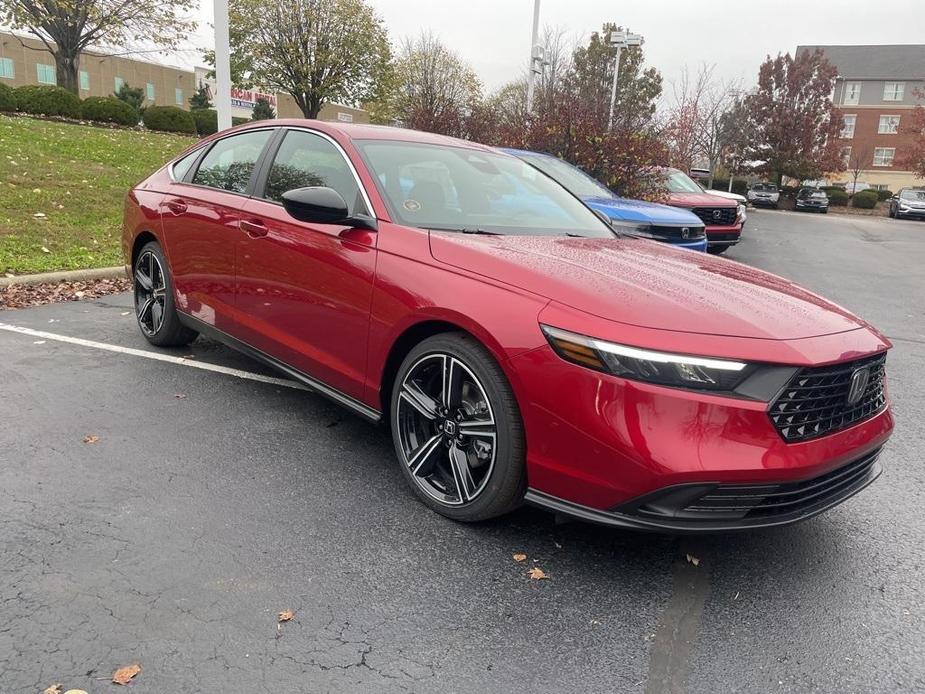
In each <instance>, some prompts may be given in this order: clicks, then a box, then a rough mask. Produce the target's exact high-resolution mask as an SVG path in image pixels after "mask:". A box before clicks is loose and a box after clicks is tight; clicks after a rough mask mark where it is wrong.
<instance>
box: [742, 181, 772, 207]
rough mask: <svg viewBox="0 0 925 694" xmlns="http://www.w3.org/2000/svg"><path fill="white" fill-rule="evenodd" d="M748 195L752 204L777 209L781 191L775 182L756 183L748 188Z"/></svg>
mask: <svg viewBox="0 0 925 694" xmlns="http://www.w3.org/2000/svg"><path fill="white" fill-rule="evenodd" d="M746 197H747V198H748V201H749V202H750V203H751V204H752V205H756V206H757V205H767V206H768V207H773V208H774V209H775V210H776V209H777V203H778V202H780V191H779V190H777V186H776V185H775V184H773V183H755V184H753V185H752V187H751V188H749V189H748V195H747V196H746Z"/></svg>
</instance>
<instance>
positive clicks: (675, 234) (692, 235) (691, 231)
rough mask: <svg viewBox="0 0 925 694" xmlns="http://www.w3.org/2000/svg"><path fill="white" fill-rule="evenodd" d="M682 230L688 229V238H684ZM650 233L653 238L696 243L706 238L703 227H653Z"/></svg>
mask: <svg viewBox="0 0 925 694" xmlns="http://www.w3.org/2000/svg"><path fill="white" fill-rule="evenodd" d="M682 229H687V234H688V235H687V236H684V234H683V233H682V231H681V230H682ZM648 231H650V232H651V233H652V235H653V236H655V237H656V238H660V239H683V240H691V241H696V240H697V239H702V238H703V237H704V230H703V227H702V226H690V227H677V226H661V225H653V226H652V227H651V229H649V230H648Z"/></svg>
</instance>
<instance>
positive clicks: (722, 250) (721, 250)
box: [707, 245, 729, 255]
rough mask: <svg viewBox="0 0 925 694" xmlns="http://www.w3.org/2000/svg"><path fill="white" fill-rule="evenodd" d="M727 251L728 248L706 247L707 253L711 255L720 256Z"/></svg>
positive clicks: (724, 246)
mask: <svg viewBox="0 0 925 694" xmlns="http://www.w3.org/2000/svg"><path fill="white" fill-rule="evenodd" d="M728 250H729V246H726V245H723V246H707V253H712V254H713V255H722V254H723V253H725V252H726V251H728Z"/></svg>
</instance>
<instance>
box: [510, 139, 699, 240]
mask: <svg viewBox="0 0 925 694" xmlns="http://www.w3.org/2000/svg"><path fill="white" fill-rule="evenodd" d="M502 151H503V152H506V153H507V154H511V155H513V156H515V157H517V158H518V159H522V160H523V161H525V162H527V163H528V164H530V165H531V166H534V167H536V168H537V169H539V170H540V171H542V172H543V173H544V174H546V175H547V176H549V177H550V178H552V179H553V180H555V181H556V182H558V183H559V184H560V185H561V186H562V187H564V188H566V189H567V190H569V191H570V192H571V193H572V194H573V195H575V196H577V197H579V198H581V199H582V200H583V201H584V202H585V204H586V205H587V206H588V207H590V208H591V209H592V210H595V211H597V212H600V213H601V214H603V215H605V216H606V217H607V219H609V220H610V225H611V226H612V227H613V228H614V229H616V230H617V231H620V232H623V233H627V234H631V235H632V236H640V237H643V238H647V239H653V240H655V241H663V242H665V243H670V244H672V245H673V246H678V247H681V248H691V249H693V250H697V251H706V250H707V236H706V233H705V232H704V226H703V222H702V221H701V220H700V218H699V217H697V215H695V214H694V213H693V212H690V211H689V210H683V209H680V208H677V207H669V206H668V205H658V204H656V203H652V202H643V201H642V200H630V199H629V198H621V197H618V196H616V195H614V194H613V193H612V192H610V190H609V189H608V188H606V187H605V186H604V185H603V184H602V183H599V182H598V181H596V180H594V179H593V178H591V177H590V176H589V175H588V174H586V173H585V172H584V171H582V170H581V169H579V168H577V167H575V166H572V165H571V164H568V163H566V162H564V161H562V160H561V159H559V158H557V157H554V156H552V155H549V154H541V153H540V152H529V151H526V150H522V149H508V148H504V149H502Z"/></svg>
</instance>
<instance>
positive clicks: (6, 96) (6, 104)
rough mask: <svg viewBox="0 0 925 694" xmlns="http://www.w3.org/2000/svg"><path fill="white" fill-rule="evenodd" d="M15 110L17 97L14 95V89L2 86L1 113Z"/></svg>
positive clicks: (0, 85) (0, 86)
mask: <svg viewBox="0 0 925 694" xmlns="http://www.w3.org/2000/svg"><path fill="white" fill-rule="evenodd" d="M15 110H16V97H15V96H14V95H13V89H12V88H11V87H8V86H7V85H5V84H0V112H2V111H15Z"/></svg>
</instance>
